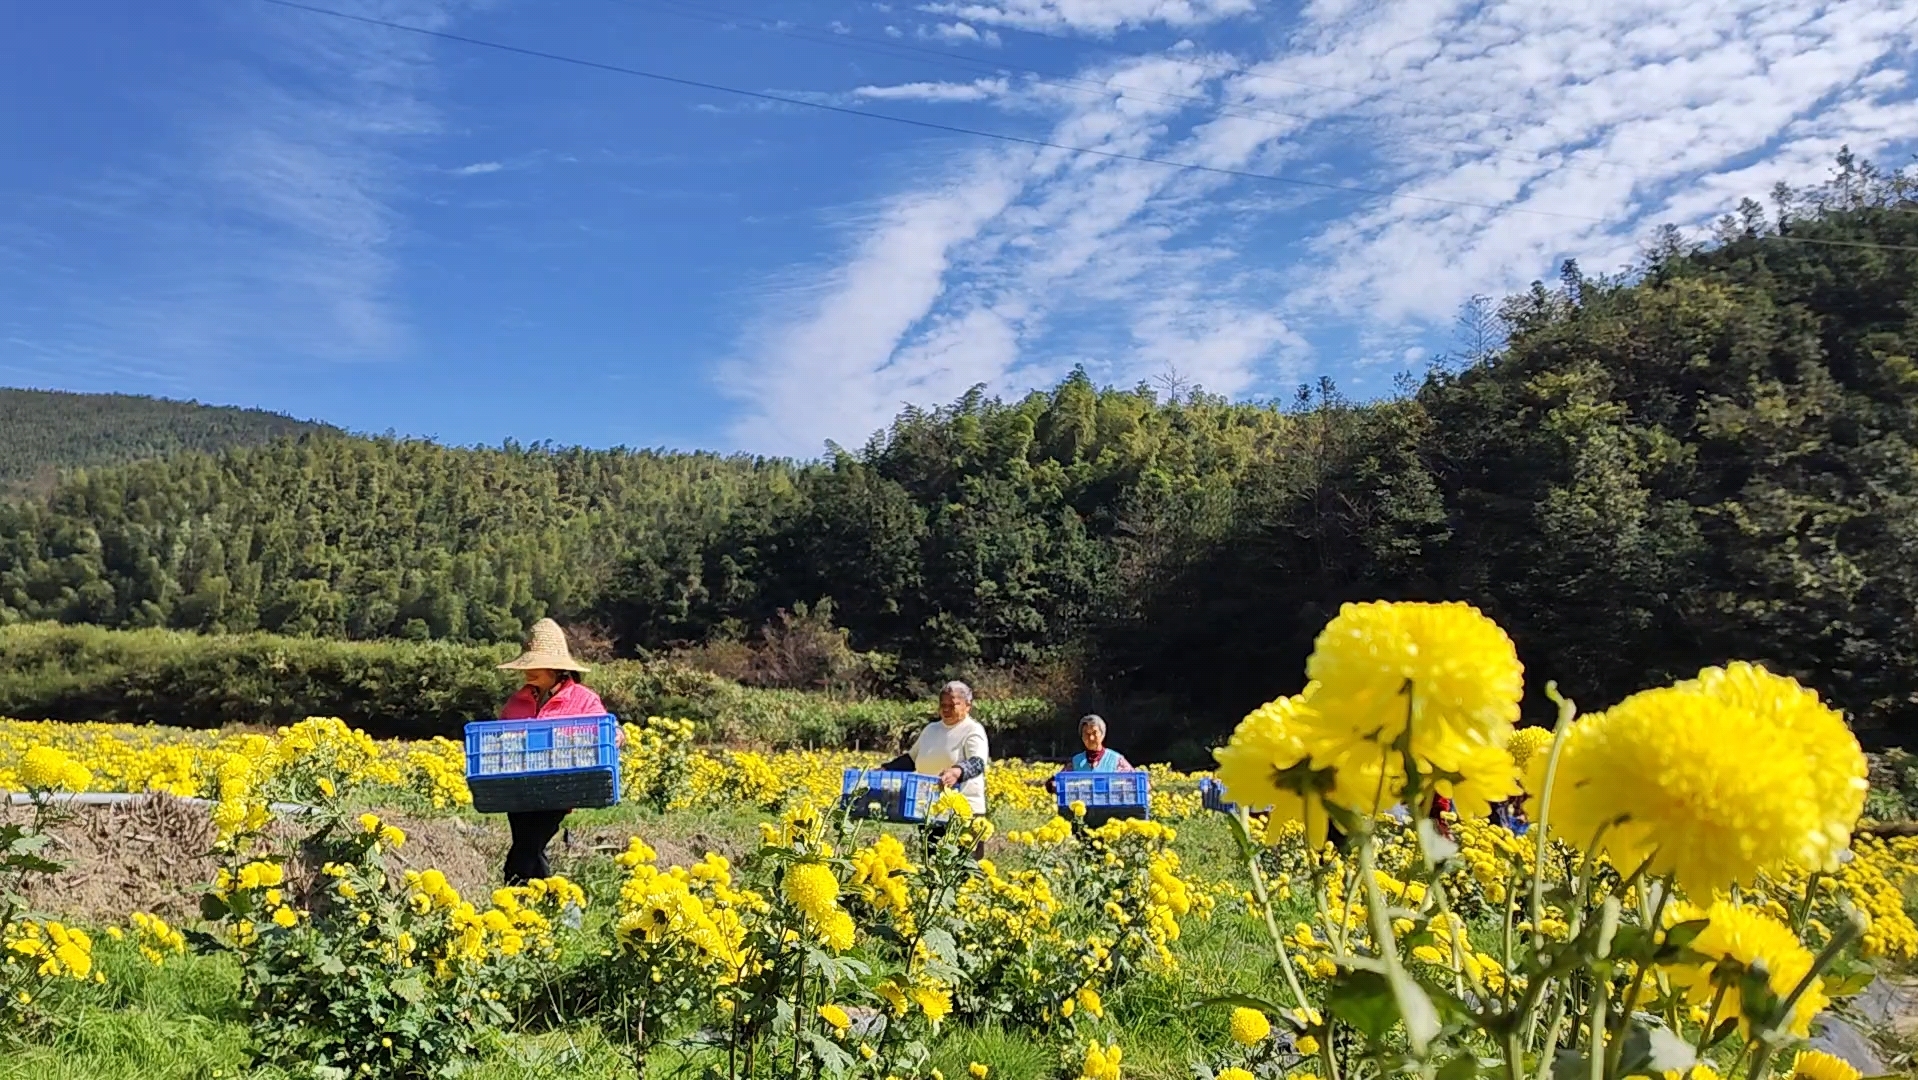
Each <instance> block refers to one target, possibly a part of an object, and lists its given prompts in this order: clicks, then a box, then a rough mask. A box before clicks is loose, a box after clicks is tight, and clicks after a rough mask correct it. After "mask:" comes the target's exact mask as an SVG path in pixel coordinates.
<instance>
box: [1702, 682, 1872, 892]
mask: <svg viewBox="0 0 1918 1080" xmlns="http://www.w3.org/2000/svg"><path fill="white" fill-rule="evenodd" d="M1678 685H1679V688H1680V689H1686V690H1696V691H1697V692H1699V693H1701V694H1704V695H1706V696H1708V697H1712V698H1715V699H1717V700H1719V701H1722V702H1724V703H1725V704H1727V705H1730V706H1731V707H1732V708H1734V709H1736V710H1738V711H1740V712H1742V713H1745V714H1747V715H1749V716H1752V717H1754V718H1756V719H1757V720H1759V721H1760V722H1761V723H1765V724H1768V725H1771V726H1775V727H1777V728H1779V729H1781V730H1783V731H1785V732H1786V733H1788V737H1789V738H1791V739H1793V740H1794V741H1796V743H1797V744H1798V746H1799V748H1800V749H1801V750H1802V752H1803V754H1804V756H1805V759H1806V764H1805V767H1806V775H1807V777H1808V778H1809V779H1810V781H1811V793H1812V800H1813V802H1814V803H1815V805H1816V807H1817V810H1818V818H1819V831H1818V832H1817V833H1816V834H1815V836H1814V839H1813V844H1812V846H1813V848H1814V851H1813V854H1812V857H1810V858H1808V859H1807V865H1808V866H1810V867H1811V868H1812V869H1815V870H1822V871H1825V872H1827V873H1831V872H1835V871H1836V870H1837V869H1838V866H1839V861H1840V858H1841V856H1842V855H1843V853H1844V852H1845V850H1846V849H1847V848H1848V847H1849V846H1850V844H1851V831H1852V827H1853V826H1855V825H1857V824H1858V816H1859V815H1860V814H1862V813H1864V811H1865V795H1866V793H1867V791H1868V790H1869V788H1870V784H1869V783H1868V782H1867V780H1866V768H1867V765H1866V761H1865V752H1864V750H1863V749H1862V748H1860V747H1859V745H1858V739H1857V737H1856V736H1854V735H1853V734H1852V733H1851V728H1850V727H1849V726H1848V725H1846V723H1845V718H1844V717H1843V716H1840V715H1839V714H1838V712H1837V711H1836V710H1834V709H1832V708H1831V707H1829V706H1827V705H1826V704H1825V703H1824V702H1823V701H1820V700H1819V699H1818V694H1817V692H1816V691H1814V690H1810V689H1807V688H1806V687H1803V686H1800V685H1799V684H1798V681H1797V680H1796V679H1789V678H1786V677H1784V676H1782V675H1774V674H1772V673H1771V672H1769V671H1766V670H1765V669H1764V668H1763V667H1760V666H1759V665H1757V664H1750V663H1746V662H1744V661H1738V662H1736V663H1733V664H1730V665H1728V666H1726V667H1723V668H1706V669H1705V670H1704V671H1701V672H1699V673H1698V678H1696V679H1693V680H1690V681H1688V682H1682V683H1679V684H1678Z"/></svg>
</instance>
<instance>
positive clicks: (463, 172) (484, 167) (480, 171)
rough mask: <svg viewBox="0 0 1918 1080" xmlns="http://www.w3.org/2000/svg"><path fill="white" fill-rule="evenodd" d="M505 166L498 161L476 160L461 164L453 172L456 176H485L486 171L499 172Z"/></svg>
mask: <svg viewBox="0 0 1918 1080" xmlns="http://www.w3.org/2000/svg"><path fill="white" fill-rule="evenodd" d="M504 168H506V166H505V165H502V164H500V163H499V162H497V161H475V162H474V163H473V164H471V165H461V166H460V167H459V168H457V169H454V170H453V173H454V175H456V176H483V175H485V174H486V173H496V172H499V171H500V170H501V169H504Z"/></svg>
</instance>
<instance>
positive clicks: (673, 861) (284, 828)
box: [0, 795, 741, 924]
mask: <svg viewBox="0 0 1918 1080" xmlns="http://www.w3.org/2000/svg"><path fill="white" fill-rule="evenodd" d="M29 814H30V810H29V809H27V808H25V807H5V806H0V821H8V820H13V821H23V820H25V819H26V818H27V816H28V815H29ZM381 816H382V817H384V818H386V819H387V820H388V821H390V822H391V823H393V824H395V825H398V826H399V827H400V828H401V829H403V830H404V831H405V832H406V836H407V840H406V844H405V845H404V846H403V847H402V848H400V850H399V851H397V852H394V853H393V859H392V862H393V867H392V868H393V870H395V871H402V870H423V869H426V868H428V867H432V868H436V869H438V870H439V871H441V872H442V873H444V874H445V875H446V877H447V880H448V881H450V882H451V883H452V884H453V886H454V887H455V888H457V889H459V891H460V894H461V895H462V896H465V897H467V898H468V899H471V900H473V901H474V902H476V903H483V902H484V901H485V899H486V897H487V896H488V895H489V894H490V893H491V892H492V890H493V889H494V888H496V887H497V886H498V885H499V884H500V876H499V875H500V866H501V864H502V863H503V862H504V860H505V856H506V848H507V843H508V837H507V831H506V822H505V819H504V818H501V817H486V818H481V819H478V820H475V819H472V818H448V817H419V816H416V815H412V814H407V813H401V812H392V813H382V814H381ZM649 824H650V823H649ZM297 829H298V823H297V822H288V821H282V822H280V823H278V824H277V825H276V826H275V830H274V832H275V840H276V841H281V843H279V844H277V845H276V846H279V847H280V849H281V850H287V849H289V848H290V847H291V846H292V843H293V841H294V840H295V838H296V837H297V836H298V832H297ZM631 831H632V830H631V829H630V828H625V827H613V826H599V827H592V828H584V829H573V830H569V832H568V834H567V835H566V836H565V837H563V838H559V839H555V840H554V841H553V846H552V849H551V850H552V856H553V863H554V869H555V871H556V872H559V873H569V872H572V871H574V870H576V869H577V867H578V865H579V864H580V863H581V862H582V861H583V860H586V859H589V858H593V857H596V856H600V857H603V856H611V855H615V854H618V853H619V852H621V851H624V850H625V849H626V843H627V838H628V836H629V835H630V834H631ZM50 832H51V835H52V842H51V843H50V844H49V845H48V848H47V852H46V854H47V855H48V857H49V858H51V859H53V860H54V861H56V862H60V863H64V864H65V865H66V869H65V870H64V871H62V872H61V873H59V874H56V875H54V876H53V877H51V878H49V879H45V880H42V881H39V882H37V883H36V884H35V885H34V886H33V887H32V888H31V889H30V890H29V892H28V900H29V902H30V903H31V904H32V905H33V907H34V908H35V909H36V910H40V911H44V912H47V913H49V914H53V915H60V916H64V917H67V918H71V919H75V920H79V921H84V922H88V923H95V924H111V923H120V922H124V921H125V919H126V918H127V916H128V915H131V914H132V913H133V912H136V911H147V912H152V913H153V914H156V915H159V916H161V917H162V918H165V919H167V920H168V921H169V922H176V923H178V922H185V921H191V920H192V919H194V918H196V917H197V916H198V912H199V897H200V893H201V892H202V890H204V889H205V887H206V885H207V884H208V883H209V882H210V881H212V879H213V873H214V870H215V868H216V863H215V860H214V858H213V856H212V854H211V850H212V847H213V839H214V828H213V823H212V820H211V817H210V811H209V809H208V807H206V806H205V805H203V804H196V803H188V802H183V801H181V800H179V799H174V798H170V797H168V796H164V795H156V796H152V797H149V798H144V799H138V800H134V801H130V802H126V803H120V804H117V805H112V806H81V807H75V808H73V809H72V810H71V811H70V812H69V814H68V816H67V817H66V819H65V820H64V821H62V822H60V823H58V824H56V825H55V826H54V827H53V828H52V829H51V830H50ZM654 833H655V829H653V828H649V829H647V830H646V834H647V835H646V840H647V842H648V843H649V844H651V845H652V846H653V848H654V849H655V850H656V851H658V852H659V860H660V862H661V863H662V864H664V865H686V864H689V863H691V862H692V861H694V860H696V859H698V858H699V857H700V856H701V855H702V854H704V853H705V852H706V851H719V852H721V853H723V854H727V855H731V856H737V855H738V854H739V853H740V850H739V849H740V846H741V845H740V842H739V840H738V838H736V837H730V836H721V835H706V834H703V833H697V832H695V833H693V834H689V835H686V836H675V835H670V834H668V835H654ZM295 876H296V878H297V877H298V875H297V874H296V875H295Z"/></svg>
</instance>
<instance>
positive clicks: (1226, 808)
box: [1199, 776, 1272, 814]
mask: <svg viewBox="0 0 1918 1080" xmlns="http://www.w3.org/2000/svg"><path fill="white" fill-rule="evenodd" d="M1199 804H1200V805H1201V806H1203V807H1205V808H1206V809H1207V810H1214V811H1217V812H1218V813H1221V814H1236V813H1238V812H1239V804H1238V803H1235V802H1231V801H1229V800H1227V799H1226V797H1225V785H1224V784H1222V783H1220V782H1219V781H1217V780H1214V779H1213V778H1212V777H1210V776H1204V777H1200V778H1199ZM1271 811H1272V808H1271V807H1269V806H1262V807H1259V808H1258V809H1256V810H1253V811H1252V813H1254V814H1267V813H1271Z"/></svg>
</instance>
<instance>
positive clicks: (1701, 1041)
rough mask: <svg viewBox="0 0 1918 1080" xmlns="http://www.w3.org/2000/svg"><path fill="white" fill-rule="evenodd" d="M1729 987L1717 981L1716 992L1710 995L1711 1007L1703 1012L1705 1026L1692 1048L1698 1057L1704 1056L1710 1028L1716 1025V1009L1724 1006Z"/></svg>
mask: <svg viewBox="0 0 1918 1080" xmlns="http://www.w3.org/2000/svg"><path fill="white" fill-rule="evenodd" d="M1730 989H1731V985H1730V984H1729V983H1719V984H1718V992H1717V993H1716V994H1713V995H1712V1008H1711V1011H1710V1012H1708V1013H1706V1014H1705V1027H1704V1029H1703V1030H1701V1031H1700V1032H1699V1033H1698V1044H1697V1045H1696V1046H1694V1047H1693V1048H1692V1051H1693V1053H1695V1054H1697V1055H1698V1056H1700V1057H1703V1056H1704V1054H1705V1047H1707V1046H1709V1045H1710V1044H1711V1040H1712V1029H1713V1028H1715V1027H1717V1026H1718V1010H1719V1009H1721V1008H1723V1007H1724V1005H1725V994H1726V993H1727V992H1728V991H1730Z"/></svg>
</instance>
